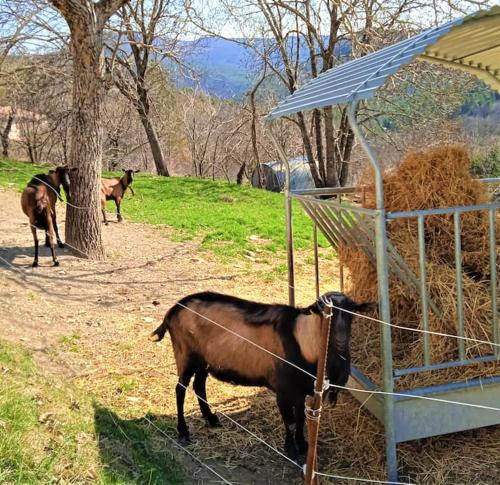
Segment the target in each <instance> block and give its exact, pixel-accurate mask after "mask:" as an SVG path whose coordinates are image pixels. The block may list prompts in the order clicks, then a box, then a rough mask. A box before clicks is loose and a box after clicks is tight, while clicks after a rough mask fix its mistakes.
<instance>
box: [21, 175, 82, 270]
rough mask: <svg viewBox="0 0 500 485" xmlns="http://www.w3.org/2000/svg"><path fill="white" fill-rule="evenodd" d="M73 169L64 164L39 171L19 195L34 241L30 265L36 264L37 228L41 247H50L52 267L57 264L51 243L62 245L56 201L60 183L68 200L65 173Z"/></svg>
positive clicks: (68, 184) (61, 246)
mask: <svg viewBox="0 0 500 485" xmlns="http://www.w3.org/2000/svg"><path fill="white" fill-rule="evenodd" d="M75 170H77V169H76V168H68V167H66V166H63V167H57V168H56V169H55V170H50V171H49V173H48V174H45V173H42V174H39V175H36V176H35V177H33V178H32V179H31V180H30V181H29V182H28V186H27V187H26V188H25V189H24V191H23V194H22V196H21V207H22V209H23V212H24V213H25V214H26V215H27V216H28V219H29V221H30V228H31V233H32V234H33V240H34V242H35V259H34V261H33V264H32V266H33V267H36V266H38V237H37V234H36V230H37V229H42V230H43V231H45V246H48V247H50V250H51V252H52V260H53V262H54V266H59V261H58V260H57V256H56V250H55V244H56V240H57V244H58V246H59V247H60V248H63V247H64V244H63V243H62V241H61V238H60V237H59V229H58V227H57V219H56V201H57V199H60V198H61V188H60V187H61V185H62V186H63V188H64V191H65V192H66V197H67V199H68V201H69V200H70V196H71V194H70V180H69V172H72V171H75Z"/></svg>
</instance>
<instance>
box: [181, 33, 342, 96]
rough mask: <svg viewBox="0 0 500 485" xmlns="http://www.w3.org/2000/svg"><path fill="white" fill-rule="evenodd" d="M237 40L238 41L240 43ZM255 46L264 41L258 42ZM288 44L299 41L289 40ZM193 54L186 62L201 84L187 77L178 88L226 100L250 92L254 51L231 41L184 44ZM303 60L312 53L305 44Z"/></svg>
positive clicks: (206, 39)
mask: <svg viewBox="0 0 500 485" xmlns="http://www.w3.org/2000/svg"><path fill="white" fill-rule="evenodd" d="M237 40H238V39H236V41H237ZM255 42H256V44H257V45H258V44H259V42H263V40H262V39H261V40H259V39H256V40H255ZM289 42H296V39H294V38H289ZM190 44H192V50H193V52H192V53H191V54H188V55H187V56H186V57H185V58H184V61H185V62H186V63H187V64H188V65H189V66H191V67H192V68H193V69H194V70H195V71H196V72H197V73H198V79H199V80H198V82H197V83H196V82H193V81H192V80H190V79H188V78H186V77H180V78H179V79H177V84H178V86H179V87H186V86H190V87H195V86H198V87H200V88H201V89H202V90H203V91H205V92H207V93H208V94H211V95H215V96H218V97H220V98H224V99H230V98H235V99H241V97H242V96H244V94H245V93H246V92H247V91H248V90H249V88H250V87H251V86H252V83H253V82H254V80H255V77H256V75H257V73H255V72H254V71H253V69H252V51H251V49H249V48H247V47H245V46H243V45H241V44H238V42H234V41H231V40H224V39H217V38H204V39H200V40H198V41H196V43H194V42H193V43H189V42H185V45H184V47H185V49H186V50H187V51H189V50H190V48H191V45H190ZM338 53H340V54H341V55H347V54H348V53H349V45H348V43H347V42H346V43H345V44H343V45H342V46H340V47H339V49H338ZM300 58H301V61H302V62H306V61H307V60H308V58H309V52H308V50H307V49H306V47H305V45H304V46H303V47H301V49H300Z"/></svg>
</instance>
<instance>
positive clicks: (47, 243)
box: [45, 240, 50, 248]
mask: <svg viewBox="0 0 500 485" xmlns="http://www.w3.org/2000/svg"><path fill="white" fill-rule="evenodd" d="M45 247H46V248H50V241H48V240H47V241H45Z"/></svg>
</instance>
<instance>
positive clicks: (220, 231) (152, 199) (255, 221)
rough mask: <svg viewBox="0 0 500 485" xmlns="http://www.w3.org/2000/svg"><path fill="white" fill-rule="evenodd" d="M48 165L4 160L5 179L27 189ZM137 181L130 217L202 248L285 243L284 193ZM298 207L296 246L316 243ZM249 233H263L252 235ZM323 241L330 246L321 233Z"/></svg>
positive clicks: (232, 252) (265, 247)
mask: <svg viewBox="0 0 500 485" xmlns="http://www.w3.org/2000/svg"><path fill="white" fill-rule="evenodd" d="M18 170H22V172H19V171H18ZM46 170H47V167H39V166H38V167H37V166H33V165H30V164H26V163H22V162H15V161H12V160H8V161H2V160H0V185H2V186H11V187H14V188H17V189H18V190H22V189H23V188H24V187H25V186H26V182H27V181H28V179H29V177H30V176H32V175H35V174H36V173H40V172H44V171H46ZM106 175H110V174H106ZM133 187H134V190H135V192H136V196H135V197H133V196H132V195H131V193H130V192H127V195H126V197H125V200H124V202H123V203H122V212H123V214H124V216H125V218H126V219H127V220H129V221H132V222H142V223H148V224H166V225H168V226H171V227H173V228H175V229H176V231H175V233H174V235H173V236H172V237H173V238H174V239H175V240H189V239H193V238H196V237H199V238H200V239H201V247H202V248H203V249H209V250H211V251H213V252H214V253H215V254H217V255H218V256H221V257H235V256H240V255H242V254H245V253H246V252H247V251H255V250H256V249H259V250H261V251H269V252H273V253H274V252H276V251H279V250H284V249H285V244H286V239H285V219H284V198H283V195H282V194H276V193H272V192H267V191H264V190H259V189H255V188H253V187H251V186H249V185H237V184H233V183H228V182H222V181H215V182H213V181H209V180H204V179H195V178H190V177H157V176H148V175H138V176H136V179H135V180H134V184H133ZM108 208H109V210H110V211H113V212H114V211H115V209H114V203H112V202H110V203H109V205H108ZM293 212H294V219H293V224H294V244H295V247H296V248H297V249H304V248H308V247H311V245H312V222H311V220H310V219H309V218H308V217H307V215H306V214H305V213H304V211H303V210H302V209H301V208H300V206H299V205H298V204H294V209H293ZM250 236H258V238H260V239H259V240H258V241H257V242H256V241H252V240H250ZM320 245H322V246H326V241H325V240H324V239H322V238H321V240H320Z"/></svg>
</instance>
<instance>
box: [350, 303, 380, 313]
mask: <svg viewBox="0 0 500 485" xmlns="http://www.w3.org/2000/svg"><path fill="white" fill-rule="evenodd" d="M376 308H377V304H376V303H373V302H369V303H358V304H357V305H356V308H355V309H354V310H355V311H356V312H359V313H368V312H371V311H373V310H375V309H376Z"/></svg>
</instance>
